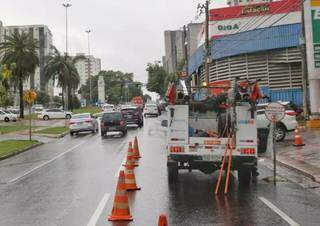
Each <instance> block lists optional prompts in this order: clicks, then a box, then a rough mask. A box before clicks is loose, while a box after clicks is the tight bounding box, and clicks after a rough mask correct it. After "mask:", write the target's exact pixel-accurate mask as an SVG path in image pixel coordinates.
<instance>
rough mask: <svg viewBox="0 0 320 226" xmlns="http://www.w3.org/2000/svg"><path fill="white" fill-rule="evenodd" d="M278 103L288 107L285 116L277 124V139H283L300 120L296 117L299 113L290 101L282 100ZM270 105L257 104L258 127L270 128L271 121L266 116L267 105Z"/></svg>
mask: <svg viewBox="0 0 320 226" xmlns="http://www.w3.org/2000/svg"><path fill="white" fill-rule="evenodd" d="M278 103H280V104H282V105H283V106H284V107H285V109H286V114H285V117H284V118H283V119H282V120H281V121H280V122H278V123H277V124H276V130H275V135H274V136H275V140H276V141H282V140H284V138H285V137H286V134H287V133H288V132H291V131H294V130H295V129H296V128H297V126H298V122H297V119H296V115H297V113H296V112H295V111H294V110H292V108H291V107H290V104H289V102H281V101H279V102H278ZM267 105H268V103H266V104H258V105H257V127H258V128H268V126H269V124H270V122H269V120H268V119H267V118H266V116H265V107H266V106H267Z"/></svg>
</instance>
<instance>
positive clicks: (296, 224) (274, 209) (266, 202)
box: [259, 197, 300, 226]
mask: <svg viewBox="0 0 320 226" xmlns="http://www.w3.org/2000/svg"><path fill="white" fill-rule="evenodd" d="M259 199H260V200H261V201H262V202H263V203H264V204H266V205H267V206H268V207H269V208H270V209H271V210H273V211H274V212H275V213H276V214H278V215H279V216H280V217H281V218H282V219H283V220H285V221H286V222H287V223H288V224H289V225H291V226H299V225H300V224H298V223H297V222H295V221H294V220H293V219H292V218H291V217H289V216H288V215H287V214H285V213H284V212H283V211H281V210H280V209H279V208H278V207H276V206H275V205H273V204H272V203H271V202H270V201H269V200H268V199H266V198H264V197H259Z"/></svg>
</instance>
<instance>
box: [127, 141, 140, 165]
mask: <svg viewBox="0 0 320 226" xmlns="http://www.w3.org/2000/svg"><path fill="white" fill-rule="evenodd" d="M123 166H125V167H126V166H133V167H136V166H139V165H138V163H137V162H136V158H134V156H133V149H132V142H131V141H130V142H129V147H128V154H127V161H126V164H124V165H123Z"/></svg>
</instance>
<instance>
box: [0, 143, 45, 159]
mask: <svg viewBox="0 0 320 226" xmlns="http://www.w3.org/2000/svg"><path fill="white" fill-rule="evenodd" d="M38 142H39V143H38V144H34V145H31V146H30V147H27V148H25V149H22V150H21V151H16V152H13V153H11V154H9V155H6V156H2V157H0V161H2V160H4V159H8V158H11V157H13V156H15V155H19V154H21V153H23V152H26V151H29V150H31V149H33V148H36V147H39V146H41V145H43V144H44V143H42V142H40V141H38Z"/></svg>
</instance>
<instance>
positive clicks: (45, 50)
mask: <svg viewBox="0 0 320 226" xmlns="http://www.w3.org/2000/svg"><path fill="white" fill-rule="evenodd" d="M14 32H20V33H21V32H25V33H29V34H30V35H32V37H33V38H34V39H35V40H37V41H38V46H39V48H38V49H37V52H38V56H39V67H37V68H36V70H35V73H34V75H31V76H30V78H29V79H28V80H27V81H26V82H25V83H24V88H25V89H35V90H39V91H42V92H46V93H48V94H49V95H53V82H52V81H49V82H48V81H47V80H46V79H45V75H44V67H45V65H46V63H47V60H48V56H49V55H50V53H51V46H52V33H51V31H50V29H49V28H48V27H47V26H46V25H21V26H20V25H19V26H3V27H0V42H5V41H6V37H7V36H10V35H11V34H13V33H14Z"/></svg>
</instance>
